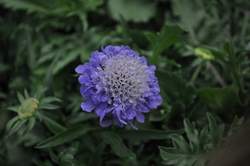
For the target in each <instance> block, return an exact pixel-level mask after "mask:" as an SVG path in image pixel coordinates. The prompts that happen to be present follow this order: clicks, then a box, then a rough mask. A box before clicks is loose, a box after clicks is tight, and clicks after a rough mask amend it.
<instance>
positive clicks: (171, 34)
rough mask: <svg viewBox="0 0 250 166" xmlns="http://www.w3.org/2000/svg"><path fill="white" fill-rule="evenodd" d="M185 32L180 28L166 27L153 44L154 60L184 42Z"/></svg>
mask: <svg viewBox="0 0 250 166" xmlns="http://www.w3.org/2000/svg"><path fill="white" fill-rule="evenodd" d="M183 32H184V31H183V30H182V29H181V28H180V27H179V26H176V25H165V26H164V27H163V28H162V29H161V32H160V33H159V34H157V36H156V38H155V40H154V42H153V58H157V57H158V56H159V55H160V54H161V53H162V52H163V51H164V50H166V49H168V48H169V47H170V46H171V45H173V44H175V43H177V42H181V41H183ZM156 62H157V61H156Z"/></svg>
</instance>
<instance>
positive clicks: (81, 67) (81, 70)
mask: <svg viewBox="0 0 250 166" xmlns="http://www.w3.org/2000/svg"><path fill="white" fill-rule="evenodd" d="M85 70H86V65H78V66H77V67H76V68H75V72H76V73H78V74H82V73H84V71H85Z"/></svg>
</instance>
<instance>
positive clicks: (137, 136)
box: [117, 129, 183, 141]
mask: <svg viewBox="0 0 250 166" xmlns="http://www.w3.org/2000/svg"><path fill="white" fill-rule="evenodd" d="M117 132H118V133H119V135H120V136H121V137H123V138H126V139H129V140H133V141H147V140H164V139H167V138H170V136H171V135H172V134H175V133H181V132H183V131H182V130H174V131H173V130H172V131H171V130H169V131H161V130H152V129H139V130H118V131H117Z"/></svg>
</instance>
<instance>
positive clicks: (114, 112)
mask: <svg viewBox="0 0 250 166" xmlns="http://www.w3.org/2000/svg"><path fill="white" fill-rule="evenodd" d="M75 71H76V73H78V74H79V78H78V80H79V82H80V84H81V88H80V92H81V95H82V96H83V97H84V102H83V103H82V104H81V108H82V110H83V111H86V112H95V113H96V115H97V116H98V117H99V118H100V125H101V126H102V127H105V126H110V125H111V124H112V123H114V124H116V125H118V126H121V127H122V126H124V125H127V124H131V122H133V121H134V120H136V121H138V122H141V123H143V122H144V113H147V112H149V111H150V110H151V109H155V108H157V107H158V106H159V105H160V104H161V102H162V98H161V96H160V88H159V85H158V80H157V78H156V77H155V66H154V65H148V63H147V60H146V59H145V58H144V57H143V56H140V55H139V54H138V53H137V52H135V51H134V50H132V49H130V48H129V47H128V46H112V45H110V46H106V47H105V48H103V49H102V50H101V51H95V52H93V53H92V54H91V57H90V59H89V62H88V63H85V64H83V65H79V66H77V67H76V69H75Z"/></svg>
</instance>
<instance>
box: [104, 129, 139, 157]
mask: <svg viewBox="0 0 250 166" xmlns="http://www.w3.org/2000/svg"><path fill="white" fill-rule="evenodd" d="M102 138H103V141H105V142H106V143H107V144H109V145H110V146H111V148H112V150H113V151H114V153H115V154H116V155H117V156H119V157H121V158H127V159H129V160H135V159H136V155H135V154H134V153H133V152H132V151H131V150H130V149H128V148H127V147H126V146H125V144H124V143H123V140H122V138H121V137H120V136H119V135H118V134H116V133H114V132H104V133H103V134H102Z"/></svg>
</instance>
